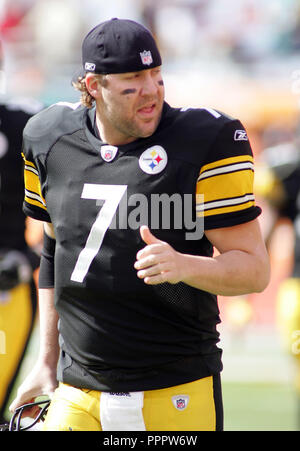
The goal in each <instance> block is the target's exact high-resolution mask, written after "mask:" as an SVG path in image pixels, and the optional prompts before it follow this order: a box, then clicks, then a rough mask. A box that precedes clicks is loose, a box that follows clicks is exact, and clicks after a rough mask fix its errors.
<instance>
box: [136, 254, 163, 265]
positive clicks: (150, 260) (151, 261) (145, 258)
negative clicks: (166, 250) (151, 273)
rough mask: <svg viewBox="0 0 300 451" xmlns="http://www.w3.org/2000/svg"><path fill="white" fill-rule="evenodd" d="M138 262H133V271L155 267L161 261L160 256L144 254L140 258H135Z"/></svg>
mask: <svg viewBox="0 0 300 451" xmlns="http://www.w3.org/2000/svg"><path fill="white" fill-rule="evenodd" d="M137 258H138V260H137V261H136V262H135V264H134V267H135V269H143V268H148V267H149V266H154V265H157V264H158V263H160V262H161V261H162V256H161V255H160V254H153V253H151V254H149V255H147V253H144V254H143V255H142V257H140V256H139V257H137Z"/></svg>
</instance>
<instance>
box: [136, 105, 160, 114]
mask: <svg viewBox="0 0 300 451" xmlns="http://www.w3.org/2000/svg"><path fill="white" fill-rule="evenodd" d="M155 108H156V104H155V103H151V104H148V105H144V106H143V107H142V108H139V109H138V110H137V112H138V114H139V115H141V116H144V117H149V116H151V115H152V114H153V113H154V111H155Z"/></svg>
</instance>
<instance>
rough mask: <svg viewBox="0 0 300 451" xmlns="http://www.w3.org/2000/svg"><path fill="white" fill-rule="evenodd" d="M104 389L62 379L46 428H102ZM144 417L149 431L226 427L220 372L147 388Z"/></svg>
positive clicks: (46, 420) (45, 424) (49, 429)
mask: <svg viewBox="0 0 300 451" xmlns="http://www.w3.org/2000/svg"><path fill="white" fill-rule="evenodd" d="M100 397H101V392H99V391H93V390H86V389H78V388H75V387H71V386H69V385H67V384H62V383H60V385H59V387H58V388H57V389H56V391H55V393H54V396H53V398H52V401H51V405H50V407H49V410H48V414H47V416H46V419H45V422H44V425H43V430H45V431H101V430H102V429H101V423H100ZM143 418H144V423H145V426H146V430H147V431H215V430H222V429H223V408H222V395H221V382H220V377H219V376H210V377H206V378H203V379H199V380H197V381H194V382H190V383H187V384H182V385H177V386H174V387H169V388H164V389H160V390H150V391H145V392H144V406H143Z"/></svg>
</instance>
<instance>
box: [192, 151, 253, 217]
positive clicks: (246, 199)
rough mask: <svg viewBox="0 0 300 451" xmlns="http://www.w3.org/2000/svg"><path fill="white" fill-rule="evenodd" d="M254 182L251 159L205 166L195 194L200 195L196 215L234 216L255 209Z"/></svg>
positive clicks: (228, 160) (226, 160)
mask: <svg viewBox="0 0 300 451" xmlns="http://www.w3.org/2000/svg"><path fill="white" fill-rule="evenodd" d="M204 168H206V170H204ZM253 181H254V171H253V158H252V157H250V156H248V155H246V156H245V155H244V156H241V157H233V158H226V159H224V160H219V161H217V162H214V163H211V164H209V165H206V166H204V167H203V168H202V170H201V172H200V177H199V179H198V183H197V188H196V194H198V195H203V201H202V202H201V203H198V204H197V207H196V208H197V215H200V214H201V215H204V216H205V217H206V216H213V215H218V214H224V213H233V212H237V211H240V210H245V209H247V208H250V207H252V206H254V205H255V199H254V195H253Z"/></svg>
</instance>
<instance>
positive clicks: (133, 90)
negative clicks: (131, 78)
mask: <svg viewBox="0 0 300 451" xmlns="http://www.w3.org/2000/svg"><path fill="white" fill-rule="evenodd" d="M135 92H136V89H133V88H128V89H124V91H122V92H121V94H122V95H123V96H126V95H127V94H134V93H135Z"/></svg>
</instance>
